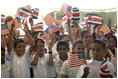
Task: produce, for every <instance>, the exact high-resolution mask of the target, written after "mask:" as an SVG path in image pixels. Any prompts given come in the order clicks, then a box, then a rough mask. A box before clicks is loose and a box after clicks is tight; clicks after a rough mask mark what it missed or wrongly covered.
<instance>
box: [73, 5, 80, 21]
mask: <svg viewBox="0 0 118 79" xmlns="http://www.w3.org/2000/svg"><path fill="white" fill-rule="evenodd" d="M71 19H72V20H80V13H79V9H78V8H77V7H74V8H73V9H72V16H71Z"/></svg>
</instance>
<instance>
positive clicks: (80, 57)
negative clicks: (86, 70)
mask: <svg viewBox="0 0 118 79" xmlns="http://www.w3.org/2000/svg"><path fill="white" fill-rule="evenodd" d="M83 53H84V52H83ZM83 53H82V54H79V53H71V52H69V53H68V60H67V61H68V66H70V67H77V66H81V65H84V64H86V59H85V55H84V54H83Z"/></svg>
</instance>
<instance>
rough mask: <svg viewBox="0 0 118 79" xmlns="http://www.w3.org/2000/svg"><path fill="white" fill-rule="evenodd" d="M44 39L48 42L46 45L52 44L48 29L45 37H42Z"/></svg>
mask: <svg viewBox="0 0 118 79" xmlns="http://www.w3.org/2000/svg"><path fill="white" fill-rule="evenodd" d="M42 38H43V39H44V40H45V41H46V44H47V45H49V43H50V36H49V34H48V28H47V29H46V30H45V32H44V35H43V36H42Z"/></svg>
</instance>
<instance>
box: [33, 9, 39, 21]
mask: <svg viewBox="0 0 118 79" xmlns="http://www.w3.org/2000/svg"><path fill="white" fill-rule="evenodd" d="M38 15H39V9H38V8H35V9H32V19H38Z"/></svg>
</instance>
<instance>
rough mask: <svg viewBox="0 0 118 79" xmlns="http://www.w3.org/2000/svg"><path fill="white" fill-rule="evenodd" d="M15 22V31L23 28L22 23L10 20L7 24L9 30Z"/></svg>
mask: <svg viewBox="0 0 118 79" xmlns="http://www.w3.org/2000/svg"><path fill="white" fill-rule="evenodd" d="M13 21H15V29H18V28H20V27H21V23H18V20H17V19H13V20H10V21H9V22H7V26H8V28H9V29H10V28H11V24H12V23H13Z"/></svg>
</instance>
